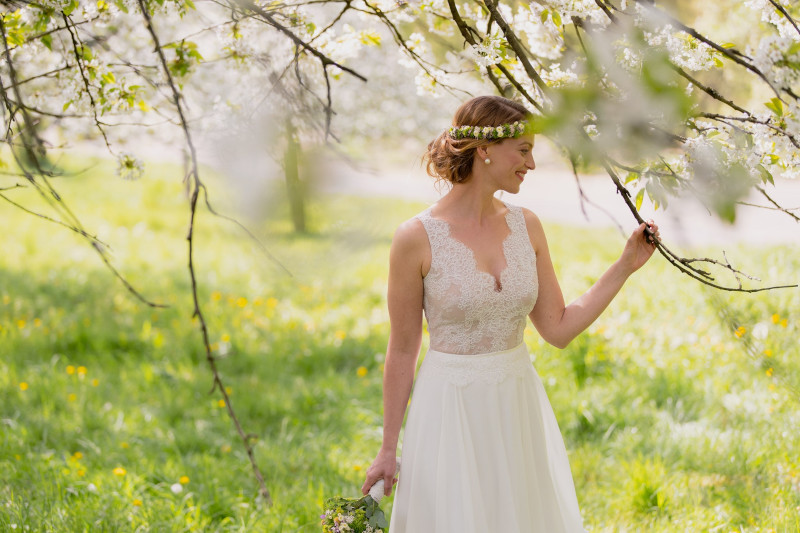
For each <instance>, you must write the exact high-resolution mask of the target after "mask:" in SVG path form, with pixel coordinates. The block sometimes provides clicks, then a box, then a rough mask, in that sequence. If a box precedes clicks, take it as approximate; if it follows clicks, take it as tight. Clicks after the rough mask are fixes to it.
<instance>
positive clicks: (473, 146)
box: [423, 96, 531, 185]
mask: <svg viewBox="0 0 800 533" xmlns="http://www.w3.org/2000/svg"><path fill="white" fill-rule="evenodd" d="M530 117H531V113H530V112H529V111H528V110H527V109H525V106H523V105H522V104H519V103H517V102H514V101H513V100H509V99H508V98H503V97H502V96H478V97H476V98H473V99H471V100H467V101H466V102H464V103H463V104H461V107H459V108H458V110H457V111H456V114H455V116H454V117H453V126H480V127H485V126H495V127H496V126H500V125H501V124H510V123H512V122H516V121H518V120H528V119H530ZM501 140H502V139H494V140H486V139H453V138H452V137H450V134H449V133H448V131H447V130H445V131H444V132H442V133H441V134H440V135H439V136H438V137H436V139H434V140H433V141H431V142H430V143H429V144H428V149H427V151H426V152H425V155H424V156H423V160H427V165H426V167H427V171H428V174H430V175H431V176H432V177H434V178H436V179H437V181H439V180H444V181H446V182H448V183H449V184H451V185H452V184H454V183H464V182H466V181H467V180H468V179H469V176H470V174H471V173H472V164H473V161H474V160H475V151H476V150H477V149H478V148H479V147H481V146H488V145H492V144H496V143H499V142H500V141H501Z"/></svg>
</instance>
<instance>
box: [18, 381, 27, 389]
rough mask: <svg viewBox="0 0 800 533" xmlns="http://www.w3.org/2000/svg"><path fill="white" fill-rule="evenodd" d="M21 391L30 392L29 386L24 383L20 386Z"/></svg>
mask: <svg viewBox="0 0 800 533" xmlns="http://www.w3.org/2000/svg"><path fill="white" fill-rule="evenodd" d="M19 390H23V391H24V390H28V384H27V383H25V382H24V381H23V382H21V383H20V384H19Z"/></svg>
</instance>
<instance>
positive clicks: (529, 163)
mask: <svg viewBox="0 0 800 533" xmlns="http://www.w3.org/2000/svg"><path fill="white" fill-rule="evenodd" d="M525 166H527V167H528V168H529V169H531V170H533V169H535V168H536V161H534V160H533V156H531V160H530V162H526V163H525Z"/></svg>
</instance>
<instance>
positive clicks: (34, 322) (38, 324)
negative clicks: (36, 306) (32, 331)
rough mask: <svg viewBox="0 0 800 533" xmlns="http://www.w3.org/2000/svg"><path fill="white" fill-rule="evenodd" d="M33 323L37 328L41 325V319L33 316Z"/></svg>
mask: <svg viewBox="0 0 800 533" xmlns="http://www.w3.org/2000/svg"><path fill="white" fill-rule="evenodd" d="M33 325H34V326H36V327H37V328H38V327H40V326H41V325H42V319H41V318H34V319H33Z"/></svg>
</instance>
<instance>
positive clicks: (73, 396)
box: [67, 392, 78, 402]
mask: <svg viewBox="0 0 800 533" xmlns="http://www.w3.org/2000/svg"><path fill="white" fill-rule="evenodd" d="M77 399H78V395H77V394H75V393H74V392H70V393H69V394H67V400H68V401H70V402H74V401H75V400H77Z"/></svg>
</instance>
